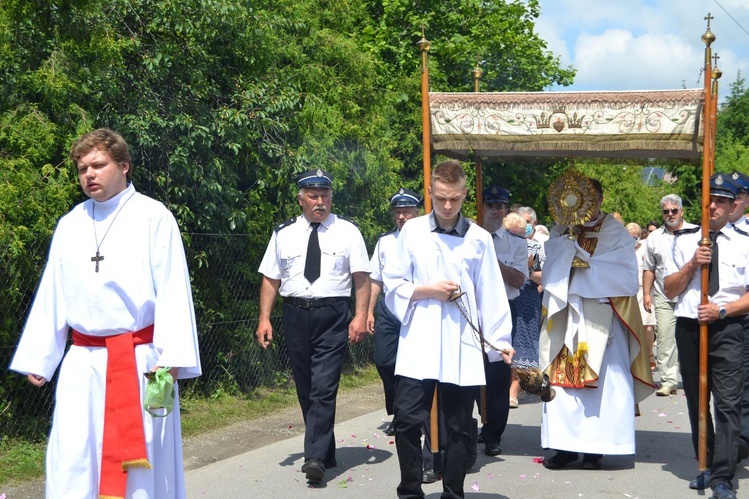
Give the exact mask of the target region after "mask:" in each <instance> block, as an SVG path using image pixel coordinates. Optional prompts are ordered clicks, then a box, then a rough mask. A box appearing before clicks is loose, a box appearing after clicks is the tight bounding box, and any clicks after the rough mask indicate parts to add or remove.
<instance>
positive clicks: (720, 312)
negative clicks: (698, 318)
mask: <svg viewBox="0 0 749 499" xmlns="http://www.w3.org/2000/svg"><path fill="white" fill-rule="evenodd" d="M725 318H726V308H725V307H720V308H719V309H718V319H720V320H723V319H725Z"/></svg>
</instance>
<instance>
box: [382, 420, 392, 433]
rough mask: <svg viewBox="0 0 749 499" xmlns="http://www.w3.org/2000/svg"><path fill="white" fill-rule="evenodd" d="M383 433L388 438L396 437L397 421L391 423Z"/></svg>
mask: <svg viewBox="0 0 749 499" xmlns="http://www.w3.org/2000/svg"><path fill="white" fill-rule="evenodd" d="M383 433H384V434H385V435H387V436H388V437H393V436H395V421H391V422H390V425H389V426H388V427H387V428H386V429H385V431H384V432H383Z"/></svg>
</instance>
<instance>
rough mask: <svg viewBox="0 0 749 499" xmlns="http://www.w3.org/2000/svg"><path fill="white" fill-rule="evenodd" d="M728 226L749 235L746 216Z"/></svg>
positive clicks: (748, 221)
mask: <svg viewBox="0 0 749 499" xmlns="http://www.w3.org/2000/svg"><path fill="white" fill-rule="evenodd" d="M728 225H730V226H731V227H732V228H734V229H737V230H739V231H741V232H745V233H747V234H749V220H747V218H746V215H744V216H742V217H741V218H739V219H738V220H736V221H735V222H733V223H729V224H728Z"/></svg>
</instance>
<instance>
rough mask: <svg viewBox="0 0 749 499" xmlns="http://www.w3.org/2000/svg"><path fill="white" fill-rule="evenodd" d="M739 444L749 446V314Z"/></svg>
mask: <svg viewBox="0 0 749 499" xmlns="http://www.w3.org/2000/svg"><path fill="white" fill-rule="evenodd" d="M739 445H741V446H744V447H747V448H749V315H747V316H745V317H744V393H743V395H742V396H741V435H740V443H739Z"/></svg>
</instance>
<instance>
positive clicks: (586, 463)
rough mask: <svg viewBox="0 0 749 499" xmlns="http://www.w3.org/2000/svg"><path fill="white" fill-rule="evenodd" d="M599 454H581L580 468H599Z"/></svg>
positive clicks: (600, 456)
mask: <svg viewBox="0 0 749 499" xmlns="http://www.w3.org/2000/svg"><path fill="white" fill-rule="evenodd" d="M602 457H603V456H602V455H601V454H583V462H582V463H580V468H582V469H584V470H599V469H601V458H602Z"/></svg>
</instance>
